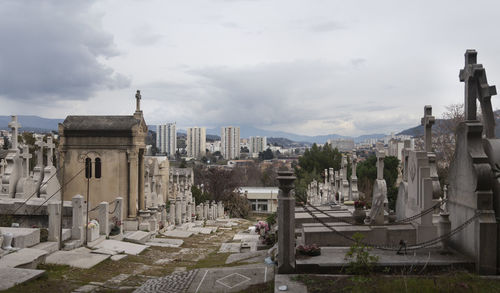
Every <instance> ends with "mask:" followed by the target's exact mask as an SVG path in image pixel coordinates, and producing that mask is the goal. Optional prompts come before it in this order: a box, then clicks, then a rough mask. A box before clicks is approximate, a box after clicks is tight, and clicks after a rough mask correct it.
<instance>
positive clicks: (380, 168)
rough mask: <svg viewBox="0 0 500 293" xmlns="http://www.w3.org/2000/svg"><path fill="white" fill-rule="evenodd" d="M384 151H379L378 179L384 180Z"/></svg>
mask: <svg viewBox="0 0 500 293" xmlns="http://www.w3.org/2000/svg"><path fill="white" fill-rule="evenodd" d="M384 158H385V152H384V151H377V179H378V180H382V179H384Z"/></svg>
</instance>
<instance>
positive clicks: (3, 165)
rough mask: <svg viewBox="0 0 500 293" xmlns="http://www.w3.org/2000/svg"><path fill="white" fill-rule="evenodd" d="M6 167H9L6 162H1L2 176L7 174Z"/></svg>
mask: <svg viewBox="0 0 500 293" xmlns="http://www.w3.org/2000/svg"><path fill="white" fill-rule="evenodd" d="M5 167H7V162H5V160H0V176H2V175H3V174H4V173H5Z"/></svg>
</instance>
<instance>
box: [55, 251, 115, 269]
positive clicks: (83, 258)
mask: <svg viewBox="0 0 500 293" xmlns="http://www.w3.org/2000/svg"><path fill="white" fill-rule="evenodd" d="M108 258H109V255H106V254H95V253H90V252H84V251H74V250H73V251H57V252H54V253H53V254H51V255H49V256H47V259H46V260H45V263H47V264H56V265H68V266H70V267H74V268H79V269H90V268H92V267H94V266H95V265H97V264H99V263H101V262H102V261H104V260H106V259H108Z"/></svg>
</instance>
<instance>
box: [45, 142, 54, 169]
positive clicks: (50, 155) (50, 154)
mask: <svg viewBox="0 0 500 293" xmlns="http://www.w3.org/2000/svg"><path fill="white" fill-rule="evenodd" d="M45 146H46V147H47V166H53V165H54V164H53V162H52V158H53V156H54V148H55V147H56V145H55V144H54V143H53V142H52V136H47V143H45Z"/></svg>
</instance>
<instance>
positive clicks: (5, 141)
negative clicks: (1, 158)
mask: <svg viewBox="0 0 500 293" xmlns="http://www.w3.org/2000/svg"><path fill="white" fill-rule="evenodd" d="M9 144H10V142H9V138H8V137H7V136H3V146H2V149H4V150H8V149H9Z"/></svg>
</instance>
